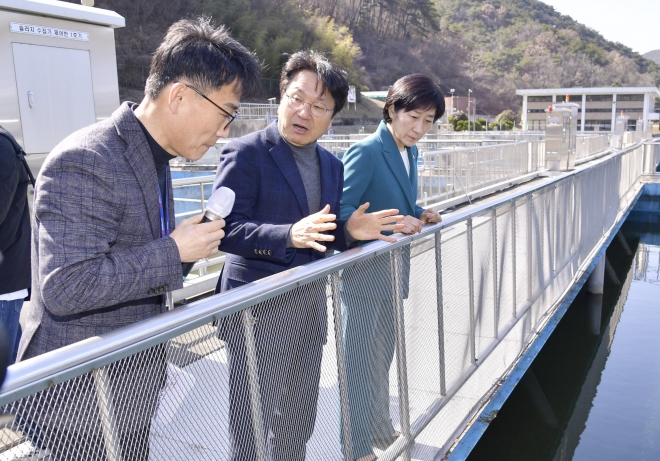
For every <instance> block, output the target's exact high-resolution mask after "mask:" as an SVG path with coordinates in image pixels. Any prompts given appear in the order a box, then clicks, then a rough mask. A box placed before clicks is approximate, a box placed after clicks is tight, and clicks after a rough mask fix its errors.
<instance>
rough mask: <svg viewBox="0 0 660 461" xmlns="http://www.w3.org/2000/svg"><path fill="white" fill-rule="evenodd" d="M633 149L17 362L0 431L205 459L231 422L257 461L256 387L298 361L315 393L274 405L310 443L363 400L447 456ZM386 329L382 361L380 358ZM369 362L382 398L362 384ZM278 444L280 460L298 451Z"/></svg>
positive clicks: (260, 420) (407, 444)
mask: <svg viewBox="0 0 660 461" xmlns="http://www.w3.org/2000/svg"><path fill="white" fill-rule="evenodd" d="M643 156H644V148H643V146H635V147H634V148H631V149H628V150H626V151H623V152H618V153H616V154H611V155H609V156H606V157H603V158H601V159H599V160H597V161H595V162H593V163H591V164H589V165H588V166H584V167H581V168H578V169H576V170H574V171H572V172H569V173H565V174H562V175H560V176H557V177H553V178H546V179H545V180H544V181H543V182H541V183H535V184H531V185H528V186H523V187H521V188H518V189H517V190H515V191H514V192H513V193H510V194H506V195H502V196H500V197H497V198H495V199H493V200H491V201H488V202H484V203H481V204H478V205H474V206H472V207H467V208H465V209H462V210H460V211H457V212H454V213H451V214H449V215H446V216H445V218H444V221H443V222H442V223H440V224H437V225H434V226H429V227H426V228H425V229H424V230H423V232H422V233H421V234H418V235H415V236H406V237H401V238H399V239H398V241H397V243H394V244H385V243H383V242H376V243H370V244H368V245H365V246H363V247H360V248H357V249H353V250H351V251H348V252H345V253H342V254H340V255H337V256H334V257H331V258H327V259H325V260H321V261H319V262H316V263H314V264H310V265H307V266H303V267H298V268H296V269H292V270H290V271H288V272H287V273H282V274H278V275H276V276H272V277H268V278H265V279H262V280H260V281H258V282H255V283H252V284H250V285H247V286H243V287H240V288H238V289H234V290H230V291H228V292H226V293H222V294H219V295H216V296H213V297H211V298H207V299H204V300H202V301H199V302H197V303H194V304H192V305H189V306H187V307H184V308H181V309H178V310H175V311H172V312H167V313H165V314H162V315H161V316H158V317H155V318H152V319H148V320H146V321H143V322H140V323H138V324H135V325H131V326H128V327H125V328H121V329H119V330H116V331H113V332H111V333H108V334H104V335H101V336H100V337H94V338H89V339H87V340H85V341H82V342H79V343H76V344H73V345H71V346H67V347H65V348H62V349H60V350H56V351H52V352H50V353H47V354H44V355H42V356H39V357H35V358H32V359H30V360H27V361H25V362H21V363H18V364H17V365H14V366H12V367H10V368H9V370H8V376H7V379H6V382H5V385H4V387H3V389H2V391H1V392H0V405H2V409H3V411H4V412H9V413H12V414H15V415H16V419H15V421H14V423H13V424H12V425H11V426H9V427H8V428H6V429H5V430H4V432H3V433H2V434H0V443H2V444H5V443H9V442H11V440H14V441H15V440H16V439H18V440H19V441H21V442H22V443H21V444H20V445H19V446H17V447H16V448H22V449H23V450H24V451H25V450H27V451H36V452H40V453H41V455H44V456H50V459H62V460H64V459H80V460H87V459H106V458H107V459H111V460H122V459H124V460H133V459H141V458H140V456H141V457H144V455H145V450H146V448H145V447H148V453H149V459H151V460H161V459H162V460H170V459H184V458H185V459H187V460H192V459H214V460H216V459H227V458H228V456H229V452H230V451H231V449H232V442H231V440H232V439H231V438H230V436H229V428H230V427H232V428H233V431H234V440H242V441H243V442H245V441H246V440H247V441H249V447H248V448H249V449H250V450H252V453H253V454H254V456H253V458H254V459H259V460H261V459H268V458H269V457H270V456H271V454H272V453H271V450H272V449H274V448H273V445H271V443H270V442H269V443H266V440H267V439H270V435H269V434H272V432H265V431H272V430H274V429H273V427H274V426H273V424H274V423H273V420H272V417H273V411H274V410H273V404H274V403H276V402H275V400H273V398H272V394H271V393H269V391H268V389H271V388H272V386H273V385H274V380H278V379H283V378H286V377H293V379H294V381H295V380H298V381H295V382H302V383H307V384H308V385H311V386H313V387H315V388H316V387H318V395H317V396H316V394H315V393H312V395H314V397H313V398H311V399H303V398H302V397H300V396H298V395H292V396H290V398H291V399H293V400H294V401H295V402H297V403H298V410H296V412H295V414H287V415H284V416H283V417H285V418H293V417H294V416H299V415H300V414H303V415H304V414H309V413H310V412H311V413H312V414H315V415H316V417H315V418H314V417H312V422H314V421H315V424H313V430H311V429H310V430H311V434H310V435H309V441H308V442H307V444H306V455H307V458H308V459H328V460H332V459H345V460H352V459H354V454H355V455H356V456H357V455H358V452H357V450H358V448H359V446H358V445H357V444H356V443H355V441H354V440H353V437H352V435H354V434H355V433H357V432H359V431H360V430H362V429H364V428H365V427H363V425H365V424H368V421H367V420H368V419H369V418H367V420H365V419H363V416H364V414H365V412H364V411H360V408H362V407H361V406H360V405H362V406H363V405H365V404H366V405H371V407H372V409H373V410H374V411H375V410H378V411H380V412H384V413H385V414H386V415H389V417H390V418H391V420H392V423H393V428H394V429H395V430H397V431H398V433H399V434H400V435H398V437H397V438H396V439H395V440H393V441H391V443H389V444H386V445H384V446H381V447H380V448H379V449H377V450H376V453H377V454H378V459H379V460H394V459H397V458H398V457H399V456H403V459H410V451H411V450H412V449H413V447H414V448H415V450H416V451H417V455H416V457H419V456H421V457H423V458H424V459H434V458H435V457H437V456H442V454H443V453H446V452H447V451H448V450H449V449H450V447H451V445H452V443H453V442H454V441H455V439H456V437H458V435H459V434H460V433H461V432H462V431H463V430H464V428H465V426H466V425H467V424H468V423H469V421H470V420H471V419H472V418H473V417H474V415H475V414H476V413H477V412H479V410H480V409H481V408H482V407H483V405H484V404H485V402H486V401H487V400H488V398H489V396H491V395H492V393H493V391H494V390H495V389H496V387H497V384H498V383H499V382H500V381H501V380H502V379H503V378H504V377H505V376H506V374H507V372H508V370H510V369H511V367H512V366H513V365H514V364H515V363H516V360H517V359H518V358H519V357H520V356H521V354H522V353H523V352H524V351H525V350H526V348H527V347H529V344H530V343H531V342H532V341H533V340H534V338H535V337H536V334H537V333H538V332H539V331H540V330H541V329H543V328H544V325H545V323H546V322H547V321H548V319H549V318H550V317H551V316H552V314H553V312H554V309H556V306H557V305H558V303H559V301H560V300H561V299H562V297H563V296H564V294H565V293H566V292H567V291H568V290H569V289H570V287H571V286H572V284H573V283H574V281H575V280H577V279H578V278H580V277H581V275H582V273H583V271H584V270H585V268H586V267H587V266H588V265H589V263H590V262H591V259H592V258H593V256H594V255H595V254H596V253H597V251H598V250H599V248H600V246H601V245H602V243H603V242H604V241H605V240H606V238H607V236H608V233H609V232H610V230H611V229H613V228H614V226H615V225H616V223H617V222H618V221H619V220H620V219H621V217H622V216H623V215H624V214H625V212H626V210H627V209H628V208H629V206H630V205H631V204H632V202H633V201H634V199H635V198H636V196H637V195H638V193H639V192H640V190H641V187H642V184H641V180H640V177H642V174H643V173H644V171H643V167H642V166H643ZM374 314H379V315H381V314H382V315H384V317H382V318H381V319H380V320H378V322H375V321H373V320H369V319H373V318H374V317H375V316H374ZM279 315H285V319H286V320H285V321H277V318H278V316H279ZM326 315H327V318H328V319H329V321H328V329H327V331H326V330H325V324H326V323H325V318H326ZM218 321H219V322H220V326H221V330H220V331H221V334H222V335H223V338H225V339H226V340H227V341H228V342H223V341H221V340H220V339H218V336H217V332H216V328H215V327H214V326H213V324H214V323H215V322H218ZM369 322H371V323H369ZM351 329H352V330H351ZM351 331H353V334H352V333H351ZM355 333H357V334H355ZM269 334H274V335H275V336H274V338H276V339H279V341H278V342H276V343H269V342H268V341H266V340H265V339H264V338H268V337H269V336H268V335H269ZM232 341H234V342H233V343H232ZM264 341H266V343H264ZM356 341H357V342H356ZM373 341H376V342H375V343H374V342H373ZM385 343H389V344H391V346H390V347H392V349H390V350H393V351H395V355H394V362H393V364H392V367H391V368H390V367H389V361H388V360H387V359H382V358H378V359H376V357H377V356H379V357H380V356H382V354H383V353H384V352H383V350H382V349H383V347H385V346H383V344H385ZM239 346H240V347H239ZM228 347H229V348H230V349H231V350H232V352H231V353H230V354H229V355H228V350H227V348H228ZM314 347H322V349H320V350H319V356H318V361H319V362H318V363H317V362H316V361H314V360H312V361H311V362H309V363H307V362H305V363H307V365H305V366H303V365H302V362H301V361H300V359H299V355H298V354H301V353H303V352H304V351H306V350H307V349H309V348H314ZM367 351H371V352H373V354H376V355H373V354H372V353H367ZM379 351H380V352H379ZM303 355H304V356H305V357H309V355H305V354H303ZM230 366H233V367H234V368H233V371H231V372H230V370H229V367H230ZM287 367H288V368H287ZM383 367H384V368H383ZM282 370H284V371H285V373H283V372H282ZM365 371H366V372H367V373H366V375H365V376H370V378H367V379H370V380H371V385H372V386H373V389H374V390H375V389H383V390H384V392H385V395H384V399H383V400H380V399H377V395H376V394H375V393H369V394H368V395H363V396H361V397H360V398H356V393H355V386H358V385H359V383H360V379H356V378H358V377H359V376H363V375H359V373H362V374H364V373H365ZM356 373H358V374H356ZM230 375H231V376H234V378H232V379H234V381H230ZM375 376H380V377H381V378H380V379H378V380H375V381H374V379H375V378H374V377H375ZM388 376H391V377H392V378H391V379H390V378H388ZM235 380H238V381H235ZM231 386H234V387H231ZM230 387H231V389H233V391H232V392H235V394H234V400H232V401H230V398H229V396H228V394H229V389H230ZM459 393H460V398H458V399H456V398H454V397H456V396H457V395H458V394H459ZM262 397H263V399H262ZM281 398H286V397H281ZM236 399H238V400H236ZM241 399H242V400H241ZM360 399H362V400H360ZM376 400H377V401H378V402H382V403H378V404H377V405H376V404H375V403H374V402H375V401H376ZM239 401H241V402H243V404H242V405H243V406H242V407H240V406H236V405H238V403H237V402H239ZM230 407H231V408H233V409H234V410H233V411H234V413H233V414H234V417H235V418H238V419H234V420H233V421H234V422H233V423H232V422H231V421H230V411H231V410H230ZM237 409H239V410H240V411H239V410H237ZM237 411H238V413H236V412H237ZM236 421H239V422H240V421H243V423H241V424H237V423H236ZM284 422H285V423H286V421H284ZM287 427H290V428H291V429H299V426H297V425H294V426H287ZM339 428H342V431H341V432H340V431H339V430H338V429H339ZM340 434H342V435H340ZM388 435H391V434H388ZM303 438H306V437H303ZM10 439H11V440H10ZM342 444H343V450H342ZM243 448H245V447H243ZM283 450H284V451H283V452H280V453H279V454H280V457H281V458H282V459H293V458H296V457H299V456H300V453H299V452H294V450H293V448H292V446H284V448H283ZM303 450H305V448H304V447H303ZM138 451H139V453H138ZM251 458H252V457H251ZM145 459H146V458H145Z"/></svg>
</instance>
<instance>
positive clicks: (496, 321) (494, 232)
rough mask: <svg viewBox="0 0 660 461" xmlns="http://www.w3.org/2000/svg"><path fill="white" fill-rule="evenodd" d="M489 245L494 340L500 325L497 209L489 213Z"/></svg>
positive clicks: (497, 336) (497, 335)
mask: <svg viewBox="0 0 660 461" xmlns="http://www.w3.org/2000/svg"><path fill="white" fill-rule="evenodd" d="M491 224H492V227H491V244H492V252H493V258H492V261H493V309H494V312H493V324H494V326H493V329H494V332H493V334H494V337H495V339H497V338H499V325H500V297H499V296H498V294H499V290H498V289H497V288H498V287H497V281H498V278H497V208H495V207H493V211H492V212H491Z"/></svg>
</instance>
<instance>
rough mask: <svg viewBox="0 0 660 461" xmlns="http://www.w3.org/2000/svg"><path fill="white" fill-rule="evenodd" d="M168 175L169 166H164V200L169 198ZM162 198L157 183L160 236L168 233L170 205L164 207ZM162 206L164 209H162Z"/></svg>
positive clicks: (165, 235)
mask: <svg viewBox="0 0 660 461" xmlns="http://www.w3.org/2000/svg"><path fill="white" fill-rule="evenodd" d="M168 176H169V166H166V167H165V197H166V198H165V200H168V199H169V195H168V194H167V192H168V189H167V178H168ZM165 200H163V194H162V193H161V191H160V184H158V211H160V236H161V238H162V237H167V236H168V235H170V207H169V206H167V207H164V206H163V203H164V202H165ZM163 208H165V210H164V211H163Z"/></svg>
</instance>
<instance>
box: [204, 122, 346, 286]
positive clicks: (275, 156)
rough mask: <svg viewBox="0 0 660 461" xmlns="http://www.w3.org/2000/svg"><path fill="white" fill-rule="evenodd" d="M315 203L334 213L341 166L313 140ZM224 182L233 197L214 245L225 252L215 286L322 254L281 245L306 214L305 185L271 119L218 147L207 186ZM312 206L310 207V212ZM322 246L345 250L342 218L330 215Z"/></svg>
mask: <svg viewBox="0 0 660 461" xmlns="http://www.w3.org/2000/svg"><path fill="white" fill-rule="evenodd" d="M316 151H317V154H318V156H319V166H320V176H321V177H320V180H321V207H324V206H325V205H326V204H329V205H330V212H331V213H334V214H336V215H337V217H339V211H340V202H341V195H342V189H343V185H344V180H343V177H344V176H343V175H344V167H343V165H342V163H341V161H340V160H338V159H337V158H336V157H335V156H334V155H332V154H331V153H330V152H328V151H327V150H326V149H324V148H322V147H321V146H318V147H317V149H316ZM223 186H224V187H228V188H230V189H232V190H233V191H234V192H236V202H235V203H234V208H233V209H232V212H231V214H230V215H229V216H227V217H226V218H225V220H226V222H227V224H226V226H225V238H224V239H223V240H222V242H221V244H220V250H221V251H224V252H226V253H227V257H226V260H225V265H224V268H223V270H222V275H221V277H220V280H219V281H218V286H217V288H216V292H219V291H224V290H228V289H230V288H234V287H236V286H240V285H243V284H246V283H250V282H254V281H255V280H258V279H261V278H263V277H267V276H269V275H272V274H276V273H278V272H282V271H285V270H287V269H291V268H293V267H297V266H300V265H302V264H307V263H310V262H312V261H316V260H318V259H321V258H324V257H325V253H321V252H319V251H316V250H312V249H299V248H287V247H286V244H287V238H288V235H289V230H290V228H291V226H292V225H293V224H295V223H296V222H298V221H300V220H301V219H302V218H304V217H306V216H309V215H310V214H311V212H310V210H309V209H308V205H307V196H306V194H305V186H304V185H303V181H302V177H301V176H300V171H299V170H298V165H297V164H296V161H295V159H294V157H293V152H292V151H291V148H290V147H289V145H288V144H287V143H286V142H285V141H284V139H283V138H282V136H281V135H280V133H279V130H278V128H277V121H275V122H273V123H271V124H270V125H269V126H268V127H266V128H265V129H263V130H261V131H257V132H255V133H251V134H249V135H247V136H243V137H241V138H238V139H236V140H235V141H232V142H230V143H229V144H227V145H226V146H225V147H224V149H223V150H222V152H221V153H220V159H219V164H218V170H217V173H216V178H215V182H214V184H213V191H215V190H216V189H218V188H220V187H223ZM316 211H318V210H313V211H312V212H316ZM336 223H337V228H336V229H335V230H334V231H331V232H329V233H331V234H332V235H334V236H335V240H334V241H333V242H327V245H326V247H327V248H328V249H333V250H334V249H336V250H340V251H342V250H345V249H346V248H347V247H346V241H345V238H344V225H345V222H344V221H336Z"/></svg>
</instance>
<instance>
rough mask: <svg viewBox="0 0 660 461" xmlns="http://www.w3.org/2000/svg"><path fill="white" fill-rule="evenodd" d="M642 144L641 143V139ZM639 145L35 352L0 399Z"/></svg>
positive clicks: (13, 371)
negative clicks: (412, 227) (421, 224)
mask: <svg viewBox="0 0 660 461" xmlns="http://www.w3.org/2000/svg"><path fill="white" fill-rule="evenodd" d="M642 144H643V143H642ZM637 147H639V144H637V143H636V144H634V145H632V146H628V147H626V148H625V149H622V150H620V151H616V152H613V153H611V154H610V155H607V156H605V157H602V158H600V159H598V160H596V161H595V162H593V163H591V164H590V165H589V166H588V167H587V166H585V167H580V168H576V169H575V170H572V171H569V172H565V173H562V174H560V175H558V176H555V177H549V178H546V179H545V180H544V181H541V182H538V183H536V184H530V185H528V186H526V187H521V188H519V189H517V190H515V191H513V193H511V194H507V195H505V196H500V197H496V198H495V199H493V200H491V201H488V202H485V203H481V204H476V205H473V206H471V207H469V208H466V209H460V210H457V211H454V212H452V213H450V214H448V215H445V216H444V220H443V221H442V222H441V223H438V224H435V225H431V226H426V227H425V228H424V229H423V230H422V232H421V233H419V234H416V235H414V236H398V237H397V242H396V243H385V242H382V241H378V242H371V243H368V244H366V245H363V246H361V247H358V248H354V249H352V250H349V251H346V252H343V253H341V254H339V255H335V256H333V257H331V258H325V259H322V260H320V261H317V262H314V263H311V264H308V265H305V266H300V267H296V268H293V269H290V270H288V271H285V272H282V273H279V274H275V275H272V276H270V277H267V278H264V279H261V280H259V281H257V282H253V283H251V284H248V285H245V286H242V287H239V288H236V289H233V290H230V291H228V292H225V293H220V294H217V295H214V296H211V297H209V298H206V299H203V300H200V301H197V302H195V303H193V304H190V305H189V306H186V307H183V308H179V309H177V310H173V311H169V312H166V313H163V314H161V315H158V316H156V317H152V318H149V319H146V320H143V321H141V322H137V323H135V324H132V325H128V326H125V327H122V328H119V329H117V330H114V331H112V332H109V333H106V334H103V335H100V336H97V337H93V338H88V339H86V340H83V341H80V342H77V343H74V344H71V345H69V346H66V347H63V348H60V349H57V350H54V351H51V352H48V353H46V354H43V355H39V356H37V357H33V358H31V359H28V360H26V361H23V362H19V363H17V364H15V365H12V366H10V367H9V369H8V371H7V376H6V379H5V383H4V385H3V387H2V389H0V405H5V404H7V403H10V402H12V401H14V400H16V399H19V398H22V397H24V396H26V395H29V394H32V393H35V392H37V391H40V390H43V389H45V388H47V387H51V386H53V385H55V384H58V383H60V382H63V381H66V380H68V379H71V378H74V377H76V376H80V375H82V374H84V373H86V372H89V371H90V370H92V369H96V368H99V367H102V366H104V365H107V364H109V363H112V362H115V361H117V360H120V359H122V358H124V357H127V356H129V355H131V354H133V353H136V352H139V351H142V350H144V349H147V348H149V347H152V346H154V345H156V344H160V343H163V342H164V341H166V340H168V339H171V338H174V337H176V336H178V335H180V334H181V333H183V332H187V331H190V330H192V329H194V328H197V327H199V326H202V325H204V324H207V323H210V322H211V321H212V320H217V319H218V318H221V317H225V316H228V315H231V314H233V313H236V312H239V311H241V310H242V309H245V308H247V307H250V306H253V305H255V304H257V303H260V302H263V301H265V300H267V299H270V298H273V297H275V296H277V295H279V294H282V293H284V292H287V291H289V290H291V289H293V288H296V287H298V286H300V285H303V284H306V283H309V282H312V281H314V280H318V279H320V278H322V277H325V276H327V275H329V274H331V273H334V272H337V271H338V270H341V269H344V268H346V267H348V266H350V265H353V264H355V263H358V262H361V261H365V260H368V259H371V258H373V257H375V256H377V255H380V254H384V253H388V252H389V251H391V250H393V249H394V248H397V247H400V246H403V245H407V244H409V243H411V242H413V241H416V240H419V239H422V238H425V237H427V236H429V235H431V234H434V233H436V232H438V231H439V230H441V229H443V228H445V227H449V226H452V225H455V224H457V223H460V222H462V221H465V220H467V219H468V218H469V217H471V216H474V215H479V214H481V213H483V212H484V211H486V210H489V209H491V208H493V207H497V206H500V205H502V204H504V203H507V202H510V201H512V200H515V199H517V198H519V197H522V196H525V195H527V194H530V193H533V192H534V191H536V190H538V189H541V188H544V187H547V186H548V185H550V184H553V183H555V182H558V181H561V180H564V179H566V178H568V177H570V176H573V175H577V174H579V173H580V172H582V171H584V170H585V169H586V168H590V167H592V166H595V165H598V164H600V163H602V162H606V161H608V160H610V159H612V158H614V157H616V156H620V155H623V154H625V153H627V152H629V151H631V150H634V149H636V148H637Z"/></svg>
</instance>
